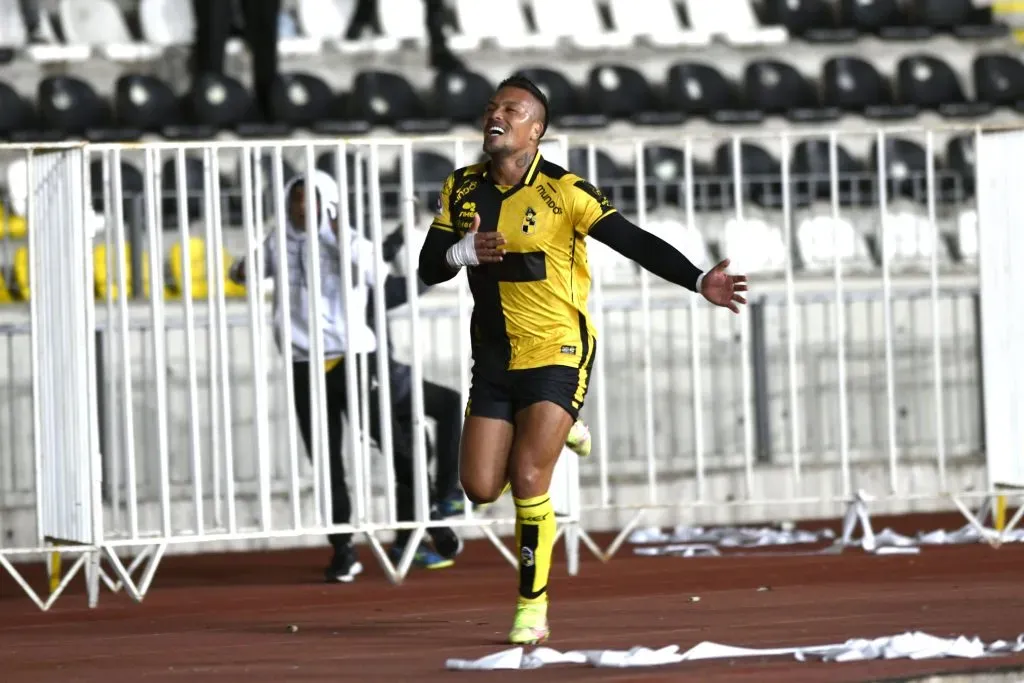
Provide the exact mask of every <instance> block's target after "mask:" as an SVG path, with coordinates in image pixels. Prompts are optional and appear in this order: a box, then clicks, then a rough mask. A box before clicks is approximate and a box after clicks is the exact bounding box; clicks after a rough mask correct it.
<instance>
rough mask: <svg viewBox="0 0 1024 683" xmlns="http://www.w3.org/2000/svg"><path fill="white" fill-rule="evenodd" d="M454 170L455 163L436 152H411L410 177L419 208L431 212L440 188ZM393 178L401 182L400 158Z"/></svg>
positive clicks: (439, 193) (435, 204) (396, 163)
mask: <svg viewBox="0 0 1024 683" xmlns="http://www.w3.org/2000/svg"><path fill="white" fill-rule="evenodd" d="M454 170H455V162H454V161H452V160H451V159H450V158H448V157H446V156H444V155H443V154H437V153H436V152H413V155H412V177H413V181H415V188H414V191H415V194H416V196H417V198H419V199H420V200H421V202H422V203H421V206H424V207H426V208H427V210H428V211H430V212H433V210H434V208H435V207H436V206H437V201H438V198H439V197H440V196H441V186H442V185H443V184H444V181H445V178H447V177H448V176H449V175H451V172H452V171H454ZM393 173H394V178H395V182H396V183H401V181H402V160H401V157H399V159H398V160H397V161H396V162H395V168H394V171H393Z"/></svg>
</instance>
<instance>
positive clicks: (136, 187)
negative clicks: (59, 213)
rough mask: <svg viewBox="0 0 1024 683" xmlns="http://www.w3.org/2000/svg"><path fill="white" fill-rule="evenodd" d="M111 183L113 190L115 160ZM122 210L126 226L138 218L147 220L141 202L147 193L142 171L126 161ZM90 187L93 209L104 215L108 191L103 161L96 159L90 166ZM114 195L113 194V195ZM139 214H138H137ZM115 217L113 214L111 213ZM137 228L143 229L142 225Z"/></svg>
mask: <svg viewBox="0 0 1024 683" xmlns="http://www.w3.org/2000/svg"><path fill="white" fill-rule="evenodd" d="M110 164H111V167H110V182H111V189H113V185H114V167H113V159H111V160H110ZM120 186H121V195H122V196H121V199H122V203H121V210H122V212H123V213H122V217H123V218H124V221H125V224H129V223H131V222H133V221H134V220H135V219H136V218H138V219H139V220H140V221H144V220H145V206H144V204H143V203H142V202H141V201H137V200H139V199H140V198H141V197H142V196H143V192H144V191H145V188H144V185H143V177H142V171H140V170H139V169H138V168H137V167H135V166H134V165H132V164H130V163H128V162H127V161H125V160H124V159H122V160H121V183H120ZM89 187H90V189H91V191H92V208H93V210H94V211H96V212H97V213H99V214H103V212H104V208H105V207H106V193H107V190H106V188H105V187H104V185H103V159H102V158H99V157H94V158H93V160H92V162H91V163H90V164H89ZM111 194H112V193H111ZM136 212H138V213H136ZM111 215H113V213H111ZM137 227H140V228H141V227H143V225H142V224H141V223H140V224H138V225H137Z"/></svg>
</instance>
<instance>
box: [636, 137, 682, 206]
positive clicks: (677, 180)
mask: <svg viewBox="0 0 1024 683" xmlns="http://www.w3.org/2000/svg"><path fill="white" fill-rule="evenodd" d="M685 182H686V153H685V152H684V151H683V150H682V149H679V148H678V147H666V146H659V145H651V146H646V147H644V186H645V187H646V190H647V207H648V208H650V209H653V208H657V207H659V206H663V205H665V204H671V205H674V206H685V202H686V190H685V185H684V183H685Z"/></svg>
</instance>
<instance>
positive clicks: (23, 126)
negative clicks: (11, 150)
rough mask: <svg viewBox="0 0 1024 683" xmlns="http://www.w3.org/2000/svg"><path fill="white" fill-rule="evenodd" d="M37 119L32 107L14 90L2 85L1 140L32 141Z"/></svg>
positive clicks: (0, 97) (4, 84) (0, 110)
mask: <svg viewBox="0 0 1024 683" xmlns="http://www.w3.org/2000/svg"><path fill="white" fill-rule="evenodd" d="M35 119H36V113H35V110H34V109H33V107H32V105H31V104H30V103H29V102H28V101H27V100H26V99H25V98H24V97H22V96H21V95H19V94H18V93H17V91H15V90H14V88H12V87H11V86H9V85H7V84H6V83H0V139H8V140H14V141H21V140H29V139H32V138H33V137H34V136H33V135H32V130H33V129H34V128H36V127H37V126H36V120H35ZM23 136H27V137H24V138H23Z"/></svg>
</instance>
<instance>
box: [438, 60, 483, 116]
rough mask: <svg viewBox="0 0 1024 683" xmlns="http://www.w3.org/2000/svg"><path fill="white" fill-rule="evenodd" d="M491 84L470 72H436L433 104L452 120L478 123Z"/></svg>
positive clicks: (442, 114) (441, 113) (440, 112)
mask: <svg viewBox="0 0 1024 683" xmlns="http://www.w3.org/2000/svg"><path fill="white" fill-rule="evenodd" d="M493 92H494V86H493V85H491V83H490V81H488V80H487V78H485V77H484V76H481V75H480V74H478V73H475V72H472V71H439V72H438V73H437V75H436V76H434V93H433V96H434V107H435V109H436V110H437V112H438V113H439V114H440V115H441V116H444V117H445V118H448V119H451V120H452V121H453V122H455V123H464V124H470V125H473V126H479V125H481V123H480V121H481V117H482V116H483V115H484V110H485V109H486V108H487V101H488V100H489V99H490V98H491V94H492V93H493Z"/></svg>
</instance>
